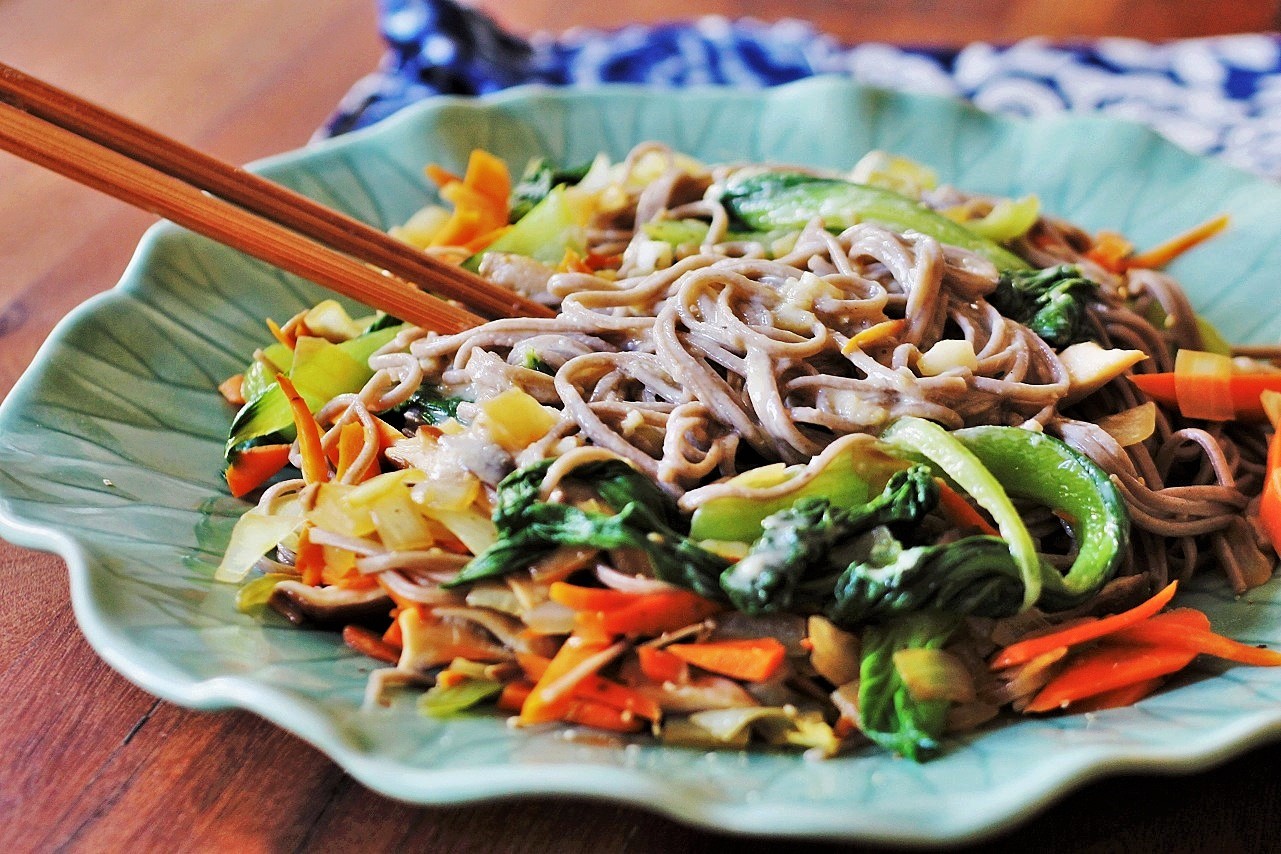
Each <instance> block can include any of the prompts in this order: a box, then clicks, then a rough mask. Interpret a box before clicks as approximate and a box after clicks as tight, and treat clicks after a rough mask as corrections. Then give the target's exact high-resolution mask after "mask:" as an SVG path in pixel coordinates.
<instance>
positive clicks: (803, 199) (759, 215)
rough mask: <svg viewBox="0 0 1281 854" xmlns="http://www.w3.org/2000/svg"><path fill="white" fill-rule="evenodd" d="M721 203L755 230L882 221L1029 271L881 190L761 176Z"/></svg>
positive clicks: (786, 175) (730, 189)
mask: <svg viewBox="0 0 1281 854" xmlns="http://www.w3.org/2000/svg"><path fill="white" fill-rule="evenodd" d="M721 200H722V202H723V203H724V204H725V206H726V208H727V209H728V210H729V212H730V214H731V216H733V217H734V219H735V220H736V221H737V223H739V224H741V225H743V226H745V227H746V228H748V229H751V230H753V231H776V230H781V229H799V228H804V227H805V225H806V224H807V223H808V222H809V221H810V220H812V219H814V218H815V217H818V218H821V219H822V220H823V224H824V226H826V227H827V228H829V229H845V228H849V227H850V226H852V225H855V224H857V223H860V222H878V223H881V224H882V225H885V226H888V227H889V228H892V229H895V230H896V231H919V232H920V233H921V234H927V235H929V236H930V237H933V238H935V239H937V240H938V241H939V242H940V243H946V244H949V245H951V246H960V247H961V248H963V249H969V250H971V251H972V252H977V253H978V254H980V255H982V256H984V257H985V258H987V259H988V260H989V261H991V262H992V263H993V264H995V265H996V266H997V269H999V270H1027V269H1029V265H1028V263H1027V262H1026V261H1024V260H1023V259H1022V258H1020V257H1019V256H1017V255H1015V254H1014V253H1013V252H1010V251H1009V250H1008V249H1005V248H1004V247H1002V246H1001V245H1000V244H998V243H995V242H993V241H991V240H988V239H987V238H985V237H982V236H980V235H978V234H976V233H974V232H973V231H971V230H970V229H968V228H966V227H965V226H964V225H961V224H960V223H958V222H956V221H955V220H951V219H948V218H947V217H946V216H943V215H942V214H940V213H938V212H936V211H934V210H931V209H930V208H928V207H926V206H925V205H923V204H921V203H920V202H918V201H916V200H915V199H911V198H908V197H907V196H904V195H900V194H899V193H896V192H894V191H892V190H887V189H884V188H882V187H872V186H869V185H866V184H855V183H853V182H851V181H844V180H841V179H839V178H822V177H818V176H815V175H807V174H805V173H801V172H760V173H756V174H753V175H750V176H748V177H746V178H741V179H738V180H732V181H731V182H730V184H729V185H728V186H727V187H726V188H725V190H724V193H723V195H722V197H721Z"/></svg>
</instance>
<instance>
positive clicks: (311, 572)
mask: <svg viewBox="0 0 1281 854" xmlns="http://www.w3.org/2000/svg"><path fill="white" fill-rule="evenodd" d="M309 530H310V529H309V528H303V530H302V533H301V534H299V535H298V548H297V550H296V551H295V552H294V568H295V569H297V570H298V572H299V573H300V574H301V575H302V583H303V584H309V585H311V586H312V587H319V586H320V583H321V582H322V581H323V580H324V577H325V547H324V546H322V545H320V544H319V543H313V542H312V541H311V537H309V536H308V535H307V532H308V531H309Z"/></svg>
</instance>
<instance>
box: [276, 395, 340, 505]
mask: <svg viewBox="0 0 1281 854" xmlns="http://www.w3.org/2000/svg"><path fill="white" fill-rule="evenodd" d="M276 382H277V383H279V384H280V388H281V390H282V391H284V393H285V397H286V398H288V399H289V409H290V411H291V412H292V413H293V416H294V428H295V429H296V430H297V431H298V451H299V453H300V454H301V455H302V477H303V480H305V481H306V482H307V483H321V482H323V481H326V480H329V461H328V460H327V459H325V449H324V448H323V447H322V446H321V443H320V425H319V424H317V423H316V416H314V415H312V414H311V409H310V408H309V407H308V406H307V401H305V400H303V399H302V395H300V394H298V389H296V388H294V384H293V383H292V382H290V380H289V377H287V376H285V375H284V374H276Z"/></svg>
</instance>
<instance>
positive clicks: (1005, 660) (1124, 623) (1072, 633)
mask: <svg viewBox="0 0 1281 854" xmlns="http://www.w3.org/2000/svg"><path fill="white" fill-rule="evenodd" d="M1177 588H1178V582H1177V581H1171V582H1170V583H1169V584H1168V585H1166V587H1165V589H1164V590H1162V591H1161V592H1159V593H1157V594H1156V595H1155V596H1153V597H1152V598H1151V599H1149V600H1147V601H1146V602H1144V603H1143V604H1141V605H1137V606H1135V607H1133V608H1131V609H1130V610H1128V611H1122V612H1121V613H1119V614H1113V615H1112V616H1110V617H1104V618H1103V619H1101V620H1093V621H1091V622H1088V623H1082V624H1080V625H1076V626H1072V627H1070V628H1067V629H1063V630H1061V631H1057V632H1051V633H1050V634H1047V635H1041V636H1040V637H1036V638H1030V639H1027V640H1021V641H1018V642H1016V643H1012V644H1010V645H1009V646H1007V647H1006V648H1005V649H1004V650H1002V651H1001V652H1000V654H999V655H997V657H996V658H995V659H994V660H993V661H992V669H993V670H999V669H1001V668H1003V667H1012V666H1014V665H1015V664H1023V663H1024V662H1027V661H1031V660H1032V659H1033V658H1036V657H1037V656H1038V655H1040V654H1041V653H1044V652H1049V651H1050V650H1052V649H1054V648H1055V647H1058V646H1068V647H1070V646H1075V645H1076V644H1080V643H1085V642H1086V641H1092V640H1095V639H1096V638H1101V637H1104V636H1105V635H1109V634H1111V633H1112V632H1115V631H1117V630H1119V629H1124V628H1126V627H1128V626H1132V625H1134V624H1135V623H1138V622H1140V621H1141V620H1146V619H1147V618H1148V617H1151V616H1152V615H1153V614H1155V613H1157V612H1158V611H1160V610H1161V609H1162V608H1164V607H1165V606H1166V605H1168V604H1169V602H1170V600H1171V599H1172V598H1174V591H1175V590H1176V589H1177Z"/></svg>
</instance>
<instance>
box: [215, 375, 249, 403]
mask: <svg viewBox="0 0 1281 854" xmlns="http://www.w3.org/2000/svg"><path fill="white" fill-rule="evenodd" d="M244 385H245V375H244V374H236V375H235V376H230V377H227V378H226V379H225V380H223V381H222V382H221V383H219V384H218V393H219V394H221V395H222V397H223V400H225V401H227V402H228V403H230V404H231V405H232V406H244V405H245V392H244Z"/></svg>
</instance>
